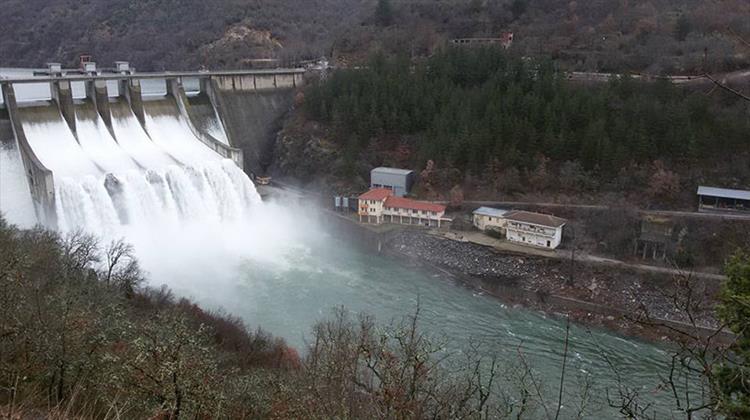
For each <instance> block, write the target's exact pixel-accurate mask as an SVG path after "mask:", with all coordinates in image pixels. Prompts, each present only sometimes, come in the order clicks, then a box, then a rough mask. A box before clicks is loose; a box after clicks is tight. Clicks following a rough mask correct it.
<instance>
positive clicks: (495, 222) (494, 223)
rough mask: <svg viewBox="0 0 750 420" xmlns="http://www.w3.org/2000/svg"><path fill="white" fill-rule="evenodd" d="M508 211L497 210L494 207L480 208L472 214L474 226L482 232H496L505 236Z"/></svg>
mask: <svg viewBox="0 0 750 420" xmlns="http://www.w3.org/2000/svg"><path fill="white" fill-rule="evenodd" d="M507 213H508V210H503V209H495V208H492V207H480V208H478V209H476V210H474V211H473V212H472V215H473V217H472V221H473V223H474V226H476V228H477V229H479V230H481V231H487V230H494V231H497V232H499V233H501V234H505V225H506V224H507V222H508V221H507V220H506V219H505V215H506V214H507Z"/></svg>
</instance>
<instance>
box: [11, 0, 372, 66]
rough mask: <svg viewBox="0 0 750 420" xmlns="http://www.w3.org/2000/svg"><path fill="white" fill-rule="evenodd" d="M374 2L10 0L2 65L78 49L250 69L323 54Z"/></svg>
mask: <svg viewBox="0 0 750 420" xmlns="http://www.w3.org/2000/svg"><path fill="white" fill-rule="evenodd" d="M372 4H374V3H373V2H372V1H371V0H304V1H296V0H215V1H204V0H84V1H80V0H4V1H3V2H2V7H0V22H2V27H3V30H4V31H3V36H2V37H1V38H0V67H1V66H25V67H29V66H40V65H43V64H44V63H45V62H48V61H59V62H62V63H65V64H67V65H77V60H78V55H79V54H83V53H85V54H91V55H93V57H94V60H95V61H98V62H99V63H101V64H104V65H111V63H112V62H113V61H115V60H129V61H131V62H132V63H133V64H134V65H135V66H137V67H138V68H139V69H142V70H163V69H171V70H174V69H192V68H197V67H198V66H200V65H207V66H209V67H211V68H240V67H247V66H248V63H247V62H245V61H244V60H246V59H248V58H268V57H284V56H285V55H284V54H287V55H289V56H292V57H294V58H297V57H318V56H320V55H322V54H325V53H327V52H328V50H329V48H330V45H331V40H332V39H333V38H334V34H335V33H336V32H337V31H338V30H340V28H341V27H342V26H343V25H347V24H349V23H351V22H356V21H359V20H360V17H359V12H361V11H362V10H369V9H370V8H371V7H374V6H371V5H372Z"/></svg>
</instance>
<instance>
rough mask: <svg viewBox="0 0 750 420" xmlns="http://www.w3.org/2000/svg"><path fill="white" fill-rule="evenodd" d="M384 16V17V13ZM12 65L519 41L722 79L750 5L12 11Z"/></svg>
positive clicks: (246, 0)
mask: <svg viewBox="0 0 750 420" xmlns="http://www.w3.org/2000/svg"><path fill="white" fill-rule="evenodd" d="M378 5H380V10H381V11H380V12H377V10H378ZM0 22H2V26H3V29H4V32H3V37H2V38H0V66H26V67H28V66H40V65H43V64H44V63H45V62H48V61H59V62H63V63H66V64H68V65H74V64H76V60H77V57H78V55H79V54H82V53H88V54H92V55H93V56H94V59H95V60H96V61H98V62H100V63H102V64H109V63H111V62H112V61H114V60H129V61H131V62H132V63H134V65H136V66H137V67H138V68H140V69H143V70H161V69H187V68H197V67H198V66H200V65H206V66H208V67H210V68H240V67H248V66H249V65H250V63H249V61H248V59H252V58H269V57H278V58H283V59H289V61H294V60H298V59H308V58H317V57H320V56H321V55H331V54H332V55H333V56H334V58H335V59H336V61H337V63H339V64H342V65H348V64H355V63H360V62H362V61H363V60H364V59H365V58H366V57H367V56H368V55H369V53H370V52H372V51H375V50H379V51H385V52H389V53H407V54H410V55H412V56H413V57H423V56H428V55H430V54H431V53H432V52H433V51H434V50H435V49H436V48H439V47H440V46H442V45H444V44H445V42H446V41H447V40H449V39H451V38H455V37H474V36H497V35H498V34H499V33H500V32H502V31H506V30H510V31H513V32H514V33H515V41H514V45H513V47H512V48H513V49H514V50H515V51H516V52H518V53H519V54H522V55H528V56H540V55H543V56H549V57H552V58H554V59H556V60H558V62H559V63H561V65H563V66H564V67H565V68H566V69H577V70H588V71H646V72H651V73H694V72H702V71H705V70H709V71H712V72H721V71H728V70H733V69H737V68H740V67H747V66H748V65H750V3H748V2H747V1H745V0H712V1H704V0H648V1H630V0H595V1H586V2H576V1H568V0H304V1H301V0H214V1H210V2H209V1H202V0H181V1H177V0H163V1H156V0H85V1H79V0H4V1H3V3H2V7H1V8H0Z"/></svg>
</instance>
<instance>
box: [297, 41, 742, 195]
mask: <svg viewBox="0 0 750 420" xmlns="http://www.w3.org/2000/svg"><path fill="white" fill-rule="evenodd" d="M305 110H306V115H307V116H308V118H310V119H312V120H314V121H318V122H321V123H323V124H324V125H325V126H326V127H330V133H329V135H328V138H329V139H330V140H332V141H334V143H335V144H337V145H338V146H337V147H338V148H339V149H340V150H344V151H345V152H344V153H343V155H344V158H345V161H346V162H349V163H348V165H349V166H350V167H351V168H352V169H354V168H355V166H356V162H357V161H358V160H359V159H369V161H370V164H372V165H378V164H381V163H385V164H392V165H397V166H399V165H403V166H408V167H413V168H418V169H420V170H422V169H427V171H426V172H425V173H424V175H423V177H424V178H429V177H430V171H431V170H433V169H436V168H441V169H442V170H443V173H448V174H451V175H450V178H451V179H450V180H447V181H445V182H447V184H448V185H444V187H448V188H450V187H451V186H452V185H450V184H453V185H455V184H463V183H464V182H465V181H466V180H467V179H468V178H471V179H474V180H478V181H479V182H480V183H482V182H484V183H493V185H489V187H491V188H493V189H495V191H505V192H512V191H544V190H545V189H547V188H550V189H554V190H558V191H560V190H568V189H569V190H573V191H579V192H580V191H596V190H608V189H612V190H625V191H627V190H631V189H636V190H640V191H641V193H643V192H644V191H649V190H653V191H652V193H653V195H654V197H655V198H656V199H666V198H668V197H669V196H670V195H673V194H676V192H677V191H679V190H680V182H681V181H683V182H688V185H689V182H694V181H697V180H698V179H699V178H703V180H705V179H706V178H712V179H713V180H714V181H721V182H722V184H723V185H731V184H732V183H734V182H741V183H742V182H745V183H746V182H750V167H748V164H747V163H748V161H750V160H748V159H749V157H748V152H749V151H750V136H748V133H750V119H749V118H748V114H747V103H745V102H742V101H739V100H738V99H736V98H734V97H732V96H730V95H726V96H718V97H714V98H711V97H707V96H705V95H703V94H702V93H699V92H691V91H688V90H683V89H679V88H677V87H675V86H673V85H671V84H670V83H669V82H666V81H663V82H657V83H648V84H647V83H642V82H636V81H635V80H632V79H629V78H622V79H619V80H612V81H611V82H610V83H608V84H605V85H602V86H598V87H586V88H583V87H580V86H575V85H572V84H570V83H567V82H565V81H563V80H562V77H561V74H560V73H559V71H557V70H556V68H555V65H554V64H553V62H551V61H547V60H541V61H536V60H526V59H520V58H516V57H514V56H512V55H509V54H507V53H505V52H504V51H502V50H498V49H471V50H466V49H460V48H452V49H447V50H445V51H442V52H440V53H438V54H435V55H434V56H433V57H432V58H430V59H429V60H427V61H426V62H424V63H422V64H419V65H416V66H412V65H411V64H410V62H409V61H408V60H407V59H386V58H383V57H382V56H380V57H376V58H375V59H373V61H371V62H370V64H369V66H367V68H364V69H359V70H340V71H337V72H335V73H334V74H333V75H332V76H331V77H329V78H328V79H326V80H325V81H323V82H321V83H319V84H315V85H312V86H311V87H310V88H309V89H308V91H307V94H306V97H305ZM378 159H380V161H375V160H378ZM429 161H431V162H432V163H430V164H429V165H428V164H427V162H429ZM717 162H721V165H719V166H720V167H721V168H720V169H717V165H716V163H717ZM344 165H347V164H346V163H345V164H344ZM722 171H723V172H722ZM681 177H684V178H685V179H681Z"/></svg>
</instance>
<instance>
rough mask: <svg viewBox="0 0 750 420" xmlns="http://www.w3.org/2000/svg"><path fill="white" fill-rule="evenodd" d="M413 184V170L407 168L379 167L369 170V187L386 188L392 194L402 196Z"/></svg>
mask: <svg viewBox="0 0 750 420" xmlns="http://www.w3.org/2000/svg"><path fill="white" fill-rule="evenodd" d="M412 185H414V171H412V170H409V169H398V168H386V167H382V166H381V167H379V168H375V169H373V170H372V171H370V188H387V189H389V190H391V191H393V195H395V196H397V197H403V196H405V195H406V194H409V192H410V191H411V187H412Z"/></svg>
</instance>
